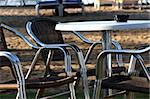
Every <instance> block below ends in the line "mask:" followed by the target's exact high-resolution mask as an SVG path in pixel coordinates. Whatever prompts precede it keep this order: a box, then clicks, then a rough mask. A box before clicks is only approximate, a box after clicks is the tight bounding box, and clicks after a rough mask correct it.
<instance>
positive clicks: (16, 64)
mask: <svg viewBox="0 0 150 99" xmlns="http://www.w3.org/2000/svg"><path fill="white" fill-rule="evenodd" d="M0 56H4V57H6V58H8V59H9V60H10V62H11V64H12V68H13V70H14V73H15V76H16V80H17V84H18V85H19V87H18V96H16V98H19V99H26V98H27V97H26V91H25V79H24V75H23V71H22V67H21V64H20V60H19V59H18V57H17V56H15V55H14V54H12V53H10V52H6V51H0Z"/></svg>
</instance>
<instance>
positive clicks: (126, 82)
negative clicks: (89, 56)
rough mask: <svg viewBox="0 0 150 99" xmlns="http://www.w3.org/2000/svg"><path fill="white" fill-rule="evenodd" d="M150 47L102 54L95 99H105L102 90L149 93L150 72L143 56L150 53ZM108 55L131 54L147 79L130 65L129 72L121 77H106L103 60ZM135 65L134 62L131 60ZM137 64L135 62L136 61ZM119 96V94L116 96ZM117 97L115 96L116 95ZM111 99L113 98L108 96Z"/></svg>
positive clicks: (98, 68) (96, 81) (107, 51)
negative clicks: (136, 61)
mask: <svg viewBox="0 0 150 99" xmlns="http://www.w3.org/2000/svg"><path fill="white" fill-rule="evenodd" d="M149 51H150V46H148V47H146V48H144V49H140V50H105V51H103V52H101V53H100V54H99V56H98V58H97V76H96V80H95V88H94V93H93V99H99V98H100V97H101V98H104V97H103V95H102V94H101V93H102V89H117V90H122V91H124V90H125V91H129V92H139V93H148V94H149V90H150V86H149V81H150V72H149V71H148V69H147V67H146V66H145V63H144V60H143V58H142V56H141V54H143V53H146V52H149ZM107 54H131V55H132V56H133V57H134V58H135V59H136V60H138V63H139V64H140V67H141V69H142V71H143V74H144V75H145V77H140V76H138V75H139V73H138V72H136V71H137V70H135V64H130V65H129V68H128V72H126V73H123V74H121V75H113V74H112V76H110V77H105V70H106V69H105V68H106V67H105V66H104V65H103V59H104V57H105V56H106V55H107ZM131 61H132V62H130V63H133V60H131ZM134 62H135V61H134ZM116 95H117V94H116ZM112 96H113V95H112ZM114 96H115V95H114ZM106 97H107V98H108V97H111V96H106Z"/></svg>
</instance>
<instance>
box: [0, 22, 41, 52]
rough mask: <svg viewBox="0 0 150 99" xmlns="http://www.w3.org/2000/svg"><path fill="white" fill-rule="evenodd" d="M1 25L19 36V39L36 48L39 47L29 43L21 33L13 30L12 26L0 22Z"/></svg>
mask: <svg viewBox="0 0 150 99" xmlns="http://www.w3.org/2000/svg"><path fill="white" fill-rule="evenodd" d="M0 26H1V27H3V28H4V29H6V30H8V31H10V32H12V33H13V34H15V35H17V36H19V37H20V38H21V39H23V40H24V41H25V42H26V43H27V44H28V45H29V46H30V47H32V48H35V49H38V48H39V47H38V46H36V45H34V44H33V43H31V42H30V41H29V40H28V39H27V38H26V37H25V36H24V35H23V34H22V33H20V32H18V31H17V30H15V29H14V28H12V27H10V26H8V25H6V24H0Z"/></svg>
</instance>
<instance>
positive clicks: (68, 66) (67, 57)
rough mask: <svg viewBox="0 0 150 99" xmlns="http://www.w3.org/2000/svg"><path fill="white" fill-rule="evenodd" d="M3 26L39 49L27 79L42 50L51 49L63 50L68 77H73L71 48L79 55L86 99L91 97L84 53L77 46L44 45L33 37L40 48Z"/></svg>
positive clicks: (8, 27) (12, 30) (3, 25)
mask: <svg viewBox="0 0 150 99" xmlns="http://www.w3.org/2000/svg"><path fill="white" fill-rule="evenodd" d="M1 26H2V27H3V28H4V29H7V30H8V31H11V32H12V33H14V34H15V35H17V36H19V37H20V38H22V39H23V40H24V41H25V42H26V43H27V44H28V45H29V46H30V47H32V48H35V49H38V51H37V52H36V55H35V56H34V59H33V61H32V63H31V66H30V68H29V70H28V73H27V74H26V77H25V79H27V78H28V77H29V74H30V72H31V71H32V69H33V68H34V66H35V63H36V61H37V59H38V56H39V54H40V52H41V50H42V49H49V50H51V49H60V50H62V51H63V53H64V59H65V70H66V72H67V75H68V76H72V74H71V56H70V55H69V52H68V51H67V49H66V48H67V47H69V48H71V49H73V50H74V52H75V53H76V55H77V58H78V60H79V65H80V68H81V69H80V72H81V74H82V75H81V76H82V79H83V85H84V94H85V98H86V99H89V98H90V97H89V88H88V81H87V75H86V66H85V63H84V61H83V60H84V57H83V53H82V51H81V50H80V49H79V48H78V47H77V46H76V45H69V44H43V43H42V42H40V41H39V40H38V39H35V38H34V37H32V36H31V37H32V38H33V39H34V40H35V41H36V42H37V43H39V44H40V45H41V46H42V47H39V46H36V45H34V44H33V43H31V42H30V41H29V40H28V39H27V38H26V37H25V36H24V35H22V34H21V33H20V32H18V31H16V30H15V29H13V28H11V27H10V26H8V25H5V24H1ZM27 31H28V32H29V31H30V30H27ZM72 86H73V85H72ZM70 88H73V87H70ZM70 90H72V91H71V92H74V91H73V90H74V89H70ZM71 94H72V95H71V96H72V97H71V98H72V99H75V96H73V95H74V93H71Z"/></svg>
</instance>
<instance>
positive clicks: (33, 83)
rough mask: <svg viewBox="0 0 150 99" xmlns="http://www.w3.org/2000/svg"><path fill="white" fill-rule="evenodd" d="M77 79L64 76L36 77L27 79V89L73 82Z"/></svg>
mask: <svg viewBox="0 0 150 99" xmlns="http://www.w3.org/2000/svg"><path fill="white" fill-rule="evenodd" d="M74 81H75V77H73V76H72V77H63V78H49V77H47V78H37V79H36V78H34V79H30V80H27V81H26V87H27V89H37V88H50V87H56V86H61V85H64V84H66V83H71V82H74Z"/></svg>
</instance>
